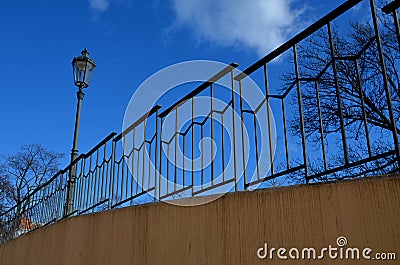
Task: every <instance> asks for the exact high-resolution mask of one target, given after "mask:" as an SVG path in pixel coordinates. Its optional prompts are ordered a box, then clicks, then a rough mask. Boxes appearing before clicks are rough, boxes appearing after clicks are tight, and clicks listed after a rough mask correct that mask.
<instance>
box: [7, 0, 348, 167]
mask: <svg viewBox="0 0 400 265" xmlns="http://www.w3.org/2000/svg"><path fill="white" fill-rule="evenodd" d="M215 2H216V1H213V0H203V1H200V0H165V1H163V0H149V1H133V0H79V1H78V0H71V1H50V0H39V1H27V0H21V1H4V2H2V4H1V8H0V32H1V36H2V37H1V39H2V40H1V42H0V47H1V49H0V50H1V59H2V60H1V64H0V77H1V83H0V90H1V97H0V111H1V117H2V130H1V133H0V136H1V143H0V154H8V153H14V152H16V151H17V150H18V148H19V147H20V146H21V145H23V144H29V143H40V144H42V145H43V146H45V147H46V148H48V149H50V150H54V151H57V152H62V153H66V154H67V158H68V156H69V153H70V149H71V145H72V134H73V125H74V118H75V108H76V87H75V86H74V84H73V77H72V68H71V61H72V58H73V57H74V56H79V55H80V51H81V50H82V49H83V48H85V47H86V48H88V50H89V52H90V56H91V57H92V58H93V59H94V60H95V61H96V63H97V68H96V69H95V72H94V76H93V79H92V83H91V85H90V86H89V88H87V90H86V91H85V92H86V95H85V99H84V102H83V109H82V120H81V131H80V139H79V151H80V152H86V151H88V150H89V149H90V148H91V147H93V146H94V145H96V143H97V142H98V141H100V140H101V139H102V138H104V137H105V136H107V135H108V134H109V133H110V132H112V131H116V132H120V131H121V127H122V121H123V116H124V112H125V108H126V106H127V104H128V102H129V99H130V97H131V96H132V94H133V92H134V90H135V88H136V87H138V86H139V85H140V83H141V82H143V81H144V80H145V79H146V78H147V77H149V76H150V75H151V74H153V73H155V72H156V71H158V70H160V69H162V68H164V67H166V66H169V65H171V64H174V63H178V62H182V61H186V60H196V59H208V60H216V61H221V62H224V63H230V62H233V61H235V62H238V63H239V65H240V67H239V68H240V69H245V68H246V67H247V66H249V65H251V64H252V63H254V62H255V61H256V60H258V59H259V58H261V57H262V55H263V54H265V53H267V52H268V51H270V50H271V49H273V48H274V47H276V46H277V45H279V44H281V42H282V41H284V40H286V39H288V37H289V36H292V35H293V34H295V33H297V32H298V31H299V30H300V29H301V28H302V27H304V26H306V25H308V24H309V23H310V22H313V21H315V20H316V19H318V18H319V17H321V16H322V15H323V14H325V13H327V12H328V11H329V10H331V9H332V8H334V7H336V6H338V5H339V4H341V3H342V2H344V1H343V0H340V1H339V0H335V1H334V0H332V1H326V0H318V1H311V0H306V1H295V0H284V1H283V0H269V1H261V0H253V1H244V0H235V1H233V2H229V1H220V2H217V3H215ZM263 14H265V15H263ZM67 160H68V159H66V161H67Z"/></svg>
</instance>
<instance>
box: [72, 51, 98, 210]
mask: <svg viewBox="0 0 400 265" xmlns="http://www.w3.org/2000/svg"><path fill="white" fill-rule="evenodd" d="M88 55H89V52H88V50H87V49H84V50H83V51H82V55H81V56H79V57H74V59H73V60H72V69H73V73H74V82H75V85H76V86H77V87H78V92H77V96H78V104H77V107H76V118H75V130H74V141H73V145H72V151H71V164H72V163H73V161H74V160H75V159H76V158H78V136H79V124H80V120H81V105H82V100H83V97H84V95H85V93H83V89H84V88H87V87H88V86H89V83H90V79H91V78H92V75H93V70H94V68H95V67H96V63H95V62H94V61H93V60H92V59H90V58H89V57H88ZM76 169H77V167H76V163H75V164H73V165H72V167H71V168H70V171H69V179H68V188H67V202H66V207H65V208H64V216H69V215H70V214H72V213H73V212H74V211H75V209H74V195H75V182H76V171H77V170H76Z"/></svg>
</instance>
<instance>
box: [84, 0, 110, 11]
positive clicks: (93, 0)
mask: <svg viewBox="0 0 400 265" xmlns="http://www.w3.org/2000/svg"><path fill="white" fill-rule="evenodd" d="M88 1H89V4H90V8H92V9H93V10H95V11H97V12H104V11H106V10H107V9H108V7H109V5H110V4H109V2H108V0H88Z"/></svg>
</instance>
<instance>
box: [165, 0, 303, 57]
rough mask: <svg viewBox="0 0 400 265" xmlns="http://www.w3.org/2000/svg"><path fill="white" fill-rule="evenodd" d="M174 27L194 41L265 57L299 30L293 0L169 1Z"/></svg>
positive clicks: (298, 11) (300, 11)
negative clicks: (181, 28) (248, 50)
mask: <svg viewBox="0 0 400 265" xmlns="http://www.w3.org/2000/svg"><path fill="white" fill-rule="evenodd" d="M171 1H172V4H173V9H174V11H175V13H176V23H177V25H178V26H184V27H187V28H189V29H191V30H192V31H193V34H194V35H195V37H196V38H198V39H200V40H203V41H204V40H206V41H210V42H212V43H215V44H218V45H222V46H227V47H235V48H253V49H255V50H256V51H257V52H258V53H259V54H265V53H266V52H269V51H271V50H272V49H274V48H276V47H278V46H279V45H280V44H282V43H283V42H284V41H286V40H287V38H288V36H289V35H290V34H291V33H293V32H294V31H296V30H298V29H299V16H300V14H301V13H302V12H303V10H304V8H299V7H298V8H295V7H294V6H293V3H294V1H295V0H251V1H248V0H224V1H216V0H171Z"/></svg>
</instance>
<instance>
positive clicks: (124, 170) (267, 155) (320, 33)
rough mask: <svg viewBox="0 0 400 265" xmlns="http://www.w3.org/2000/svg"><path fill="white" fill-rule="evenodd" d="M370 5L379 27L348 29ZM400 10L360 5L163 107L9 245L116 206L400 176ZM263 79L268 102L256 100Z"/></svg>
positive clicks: (118, 138) (105, 152) (8, 224)
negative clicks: (69, 204) (352, 13)
mask: <svg viewBox="0 0 400 265" xmlns="http://www.w3.org/2000/svg"><path fill="white" fill-rule="evenodd" d="M365 4H368V5H369V8H368V10H369V14H370V18H371V19H372V20H371V22H370V23H364V24H363V23H353V24H352V25H350V26H348V27H343V25H342V24H340V23H341V21H340V19H341V18H342V17H346V16H347V15H349V10H351V9H353V8H354V7H355V6H356V5H362V7H363V8H364V9H365ZM399 6H400V0H396V1H393V2H391V3H390V4H388V5H386V6H384V7H383V8H382V9H378V11H377V10H376V7H375V3H374V1H373V0H365V1H362V0H349V1H347V2H345V3H344V4H342V5H341V6H339V7H338V8H336V9H335V10H333V11H332V12H330V13H329V14H328V15H326V16H325V17H323V18H322V19H320V20H318V21H317V22H316V23H314V24H312V25H311V26H310V27H308V28H307V29H305V30H304V31H302V32H301V33H299V34H298V35H296V36H295V37H294V38H292V39H291V40H289V41H288V42H286V43H285V44H283V45H282V46H280V47H279V48H277V49H276V50H274V51H272V52H271V53H269V54H268V55H266V56H265V57H264V58H262V59H261V60H259V61H258V62H256V63H255V64H253V65H252V66H250V67H248V68H247V69H246V70H244V71H243V72H239V73H238V71H237V70H236V68H237V66H238V65H237V64H235V63H232V64H231V65H229V66H227V67H226V68H225V69H222V70H221V71H220V72H219V73H217V74H216V75H215V76H213V77H211V78H210V79H209V80H208V81H207V82H204V83H203V84H201V85H200V86H198V87H197V88H195V89H194V90H193V91H192V92H190V93H189V94H188V95H186V96H184V97H183V98H182V99H181V100H179V101H178V102H176V103H175V104H172V106H170V107H169V108H166V109H165V110H163V111H161V110H162V108H161V106H159V105H156V106H155V107H153V108H152V109H151V110H149V111H148V112H147V113H145V114H144V115H143V116H142V117H140V118H139V119H138V120H137V121H136V122H134V123H133V124H132V125H130V126H129V127H128V128H127V129H125V130H124V131H123V132H122V133H121V134H119V135H117V134H116V133H112V134H110V135H109V136H108V137H106V138H105V139H104V140H103V141H101V142H100V143H99V144H98V145H97V146H96V147H94V148H93V149H92V150H91V151H90V152H88V153H86V154H82V155H80V156H79V157H78V158H77V159H76V160H75V161H73V163H72V164H71V165H69V166H68V167H66V168H65V169H64V170H62V171H60V172H59V173H57V174H56V175H55V176H54V177H52V178H51V179H49V180H48V181H47V182H46V183H44V184H43V185H41V186H40V187H38V188H37V189H35V190H34V191H33V192H32V193H30V194H29V195H28V196H27V197H26V199H25V200H24V201H23V202H21V203H19V204H18V205H15V206H13V207H12V208H10V209H9V210H8V211H6V212H5V213H3V214H2V215H1V216H0V234H1V235H0V243H4V242H7V241H9V240H11V239H13V238H15V237H17V236H19V235H21V234H23V233H26V232H29V231H32V230H34V229H37V228H40V227H43V226H46V225H48V224H51V223H54V222H56V221H58V220H61V219H63V218H67V217H69V216H73V215H80V214H85V213H88V212H96V211H102V210H106V209H112V208H116V207H123V206H128V205H134V204H140V203H145V202H151V201H163V200H171V199H176V198H186V197H195V196H198V195H207V194H214V193H221V191H223V192H228V191H238V190H246V189H254V188H263V187H267V186H276V185H290V184H293V183H302V182H303V183H308V182H319V181H326V180H335V179H344V178H353V177H363V176H368V175H376V174H387V173H394V172H399V169H400V153H399V139H398V130H399V127H398V125H396V124H397V123H398V121H399V119H400V88H399V85H398V84H400V80H399V79H398V77H397V75H398V72H397V69H396V68H397V67H398V66H400V64H399V61H400V31H399V21H398V16H397V8H398V7H399ZM381 11H382V12H381ZM377 12H378V14H377ZM391 17H393V18H394V20H391ZM389 18H390V19H389ZM346 20H348V18H346ZM389 21H391V22H389ZM393 22H394V23H393ZM335 24H336V25H339V26H335ZM342 28H346V29H347V30H348V31H350V32H352V33H353V35H352V36H349V35H348V34H341V33H340V32H339V31H340V29H342ZM277 69H278V70H277ZM282 69H283V70H282ZM279 71H280V72H279ZM277 77H279V78H277ZM222 78H229V79H230V86H229V87H228V88H227V87H225V88H222V87H221V86H220V85H219V84H218V81H219V80H220V79H222ZM252 80H253V81H255V83H256V84H257V85H258V86H259V87H261V88H262V93H261V94H260V95H261V96H257V97H254V95H252V94H251V95H248V94H249V91H251V89H250V87H251V86H252V85H253V83H252ZM199 96H203V97H204V98H206V104H204V100H202V101H201V102H202V103H201V104H200V99H199ZM248 99H250V101H253V102H249V101H248ZM168 125H169V126H170V128H168ZM171 126H172V127H171ZM205 138H209V139H211V140H212V141H210V142H209V143H206V142H205V141H204V139H205ZM73 167H76V168H77V175H76V180H75V181H76V182H75V194H74V209H73V211H72V212H71V213H70V214H69V215H68V216H64V209H63V207H65V205H66V195H67V194H66V192H67V180H68V176H69V171H70V170H71V168H73Z"/></svg>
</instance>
